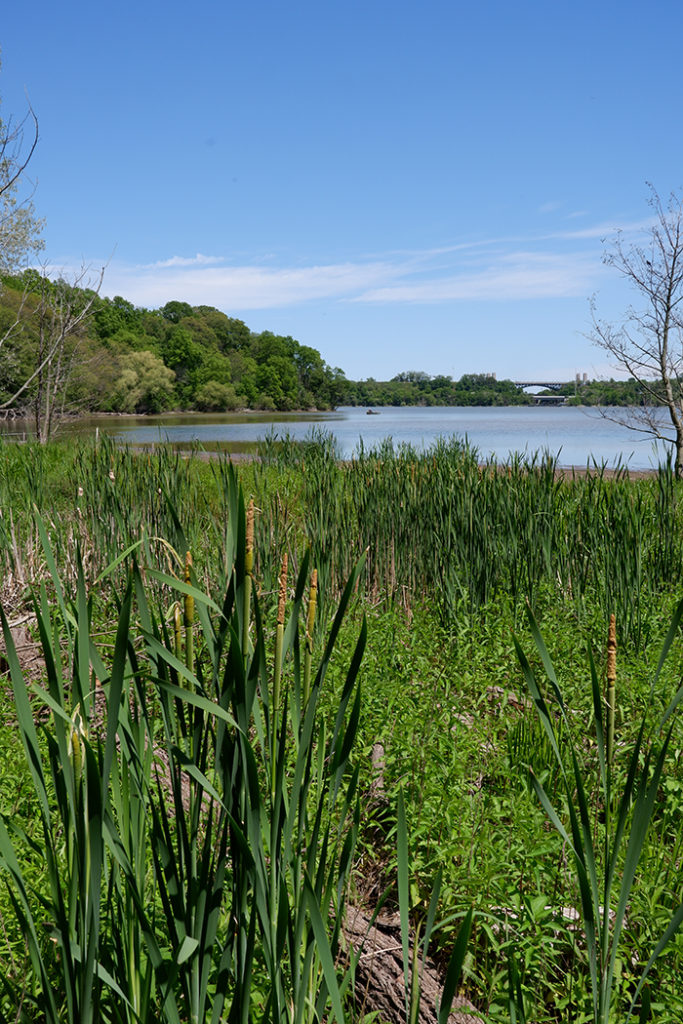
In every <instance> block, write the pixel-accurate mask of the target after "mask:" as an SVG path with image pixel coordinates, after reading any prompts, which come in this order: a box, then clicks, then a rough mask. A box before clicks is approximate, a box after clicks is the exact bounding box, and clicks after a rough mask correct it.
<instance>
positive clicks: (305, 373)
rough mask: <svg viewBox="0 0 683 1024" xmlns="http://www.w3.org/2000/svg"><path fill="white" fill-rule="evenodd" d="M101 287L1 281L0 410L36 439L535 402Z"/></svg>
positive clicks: (615, 391) (492, 384)
mask: <svg viewBox="0 0 683 1024" xmlns="http://www.w3.org/2000/svg"><path fill="white" fill-rule="evenodd" d="M99 283H100V282H99V281H87V280H86V279H85V277H83V278H81V279H79V283H70V282H67V281H64V280H61V279H59V280H50V279H49V278H48V277H47V276H46V275H45V274H44V273H42V272H40V271H37V270H34V269H29V270H24V271H23V272H22V273H15V274H5V275H4V276H3V277H2V287H1V288H0V338H4V345H3V352H2V356H3V358H2V359H1V360H0V408H4V411H5V413H6V414H9V415H14V416H29V417H31V418H32V419H33V420H34V421H35V422H36V425H37V429H38V428H39V429H38V434H39V436H42V435H49V434H51V433H52V432H53V429H54V426H55V425H56V423H57V422H58V421H59V419H61V418H63V416H65V415H68V414H77V413H84V412H113V413H137V414H150V413H162V412H167V411H170V410H197V411H201V412H227V411H231V410H236V409H258V410H266V411H274V412H275V411H278V412H287V411H292V410H301V409H319V410H325V409H331V408H335V407H337V406H340V405H351V406H354V405H355V406H368V407H373V406H389V405H391V406H401V405H424V406H431V405H434V406H435V405H442V406H443V405H446V406H448V405H459V406H467V405H478V406H501V405H528V404H530V403H532V402H533V401H534V397H533V396H531V395H529V394H527V393H526V392H524V391H522V390H521V389H520V388H519V387H517V385H515V384H514V383H513V382H512V381H510V380H497V379H496V377H495V376H493V375H491V374H464V375H463V376H462V377H460V379H459V380H454V379H453V378H452V377H450V376H446V375H443V374H437V375H435V376H431V375H429V374H427V373H424V372H422V371H405V372H402V373H399V374H397V375H396V376H394V377H393V378H392V379H391V380H386V381H380V380H375V379H373V378H368V379H366V380H358V381H353V380H349V379H348V378H347V377H346V375H345V374H344V372H343V370H341V369H340V368H339V367H334V368H332V367H330V366H328V364H327V363H326V362H325V360H324V359H323V358H322V356H321V355H320V352H319V351H318V350H317V349H315V348H312V347H311V346H309V345H302V344H300V343H299V342H298V341H296V340H295V339H294V338H293V337H291V336H290V335H287V336H283V335H279V334H274V333H272V332H271V331H261V332H255V331H252V330H251V329H250V328H249V327H248V326H247V325H246V324H245V323H244V322H243V321H242V320H238V319H236V318H234V317H230V316H228V315H227V314H225V313H223V312H221V310H219V309H216V308H215V307H213V306H204V305H202V306H191V305H189V303H186V302H181V301H177V300H174V301H171V302H167V303H166V305H164V306H162V307H161V308H159V309H146V308H144V307H140V306H135V305H133V303H132V302H129V301H128V300H127V299H124V298H123V297H121V296H118V295H117V296H114V298H108V297H102V296H100V294H99ZM556 393H559V394H562V395H564V396H565V397H566V399H567V401H568V402H570V403H572V404H583V405H598V404H599V405H611V406H619V405H639V404H642V402H643V393H642V389H641V387H640V386H639V385H638V383H637V382H636V381H634V380H631V381H591V382H585V383H581V384H575V383H574V382H571V383H568V384H567V385H565V386H563V388H562V389H560V391H559V392H556Z"/></svg>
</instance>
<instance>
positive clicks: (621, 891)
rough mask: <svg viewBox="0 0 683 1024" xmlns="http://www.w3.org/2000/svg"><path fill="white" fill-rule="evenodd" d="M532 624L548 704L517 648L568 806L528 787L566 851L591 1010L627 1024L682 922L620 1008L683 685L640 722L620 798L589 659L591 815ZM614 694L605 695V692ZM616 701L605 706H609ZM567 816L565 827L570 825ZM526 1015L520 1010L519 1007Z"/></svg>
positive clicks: (682, 918) (598, 1019)
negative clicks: (561, 735) (646, 853)
mask: <svg viewBox="0 0 683 1024" xmlns="http://www.w3.org/2000/svg"><path fill="white" fill-rule="evenodd" d="M528 619H529V625H530V628H531V633H532V636H533V639H534V644H535V647H536V650H537V652H538V655H539V656H540V659H541V663H542V665H543V670H544V672H545V675H546V677H547V679H548V682H549V684H550V690H551V698H550V700H546V697H545V696H544V695H543V692H542V690H541V687H540V685H539V682H538V680H537V678H536V673H535V671H534V670H533V669H532V667H531V665H530V663H529V661H528V659H527V657H526V655H525V653H524V651H523V650H522V647H521V645H520V644H519V641H518V640H516V639H515V647H516V649H517V655H518V657H519V661H520V664H521V666H522V671H523V674H524V677H525V679H526V683H527V686H528V688H529V693H530V695H531V697H532V700H533V702H534V705H535V708H536V711H537V713H538V717H539V721H540V723H541V725H542V727H543V729H544V731H545V733H546V735H547V737H548V740H549V742H550V744H551V746H552V749H553V752H554V755H555V758H556V761H557V765H558V768H559V770H560V772H561V776H562V780H563V789H564V801H563V802H562V803H559V804H558V803H555V804H554V803H553V802H552V800H551V798H550V796H549V795H548V793H547V791H546V789H545V787H544V786H543V784H542V783H541V782H540V781H539V780H538V779H537V778H536V777H535V776H532V785H533V788H534V790H535V792H536V795H537V796H538V799H539V801H540V803H541V805H542V807H543V809H544V811H545V813H546V814H547V816H548V819H549V821H550V822H551V824H552V825H553V826H554V828H555V829H556V831H557V832H558V833H559V835H560V837H561V839H562V841H563V843H564V844H565V847H566V849H567V850H568V851H569V853H570V856H571V859H572V863H573V868H574V873H575V879H576V884H577V887H578V891H579V903H580V912H581V918H582V923H583V938H584V941H585V944H586V953H587V957H588V967H589V973H590V984H591V997H592V998H591V1011H592V1019H593V1021H594V1022H595V1024H608V1022H609V1021H610V1019H614V1015H616V1014H617V1013H620V1011H621V1010H622V1009H623V1010H625V1011H626V1015H625V1017H623V1018H622V1017H621V1015H620V1019H624V1020H628V1019H629V1018H630V1017H631V1016H632V1014H633V1012H634V1009H635V1007H636V1005H637V1003H638V1000H639V998H640V997H641V993H643V990H644V987H645V984H646V982H647V978H648V975H649V973H650V971H651V969H652V967H653V965H654V963H655V961H656V960H657V958H658V957H659V956H660V955H661V953H662V952H663V950H664V949H665V948H666V946H667V945H668V944H669V942H670V941H671V939H672V938H673V937H674V936H675V934H676V932H677V931H678V930H679V928H680V927H681V924H683V903H681V904H680V905H679V906H678V907H677V909H675V910H674V912H673V914H672V915H671V917H670V920H669V923H668V925H667V926H666V928H665V929H664V931H663V933H662V935H661V938H660V940H659V941H658V942H657V944H656V946H655V947H654V949H653V950H652V952H651V955H650V957H649V959H648V960H647V963H646V964H645V966H644V967H643V968H642V970H641V972H640V977H639V978H638V980H637V984H636V985H635V988H634V990H633V993H632V998H631V1000H630V1005H627V1006H624V1007H621V1006H619V1005H618V1002H617V993H616V991H615V978H616V971H617V960H618V956H619V951H620V944H621V938H622V935H623V932H624V926H625V922H626V911H627V908H628V906H629V902H630V899H631V894H632V891H633V888H634V885H635V881H636V872H637V869H638V864H639V861H640V859H641V855H642V853H643V849H644V846H645V841H646V837H647V834H648V831H649V828H650V825H651V823H652V819H653V813H654V810H655V806H656V804H657V801H658V795H659V789H660V783H661V781H662V777H663V773H664V770H665V765H666V758H667V754H668V751H669V747H670V744H671V738H672V734H673V730H674V725H675V724H676V716H677V713H678V711H679V708H680V705H681V704H682V703H683V686H682V687H679V689H678V690H677V691H676V693H675V694H674V695H673V697H672V699H671V700H670V702H669V703H668V704H667V705H666V710H665V712H664V714H663V715H662V716H661V718H660V720H659V722H658V725H657V728H656V729H655V730H654V731H653V732H652V733H651V734H649V735H648V734H647V733H646V727H647V714H646V715H645V716H644V717H643V719H642V721H641V723H640V728H639V730H638V734H637V737H636V740H635V743H634V744H633V748H632V750H631V753H630V757H629V760H628V765H627V771H626V778H625V782H624V788H623V791H622V792H621V793H620V794H617V793H614V792H613V789H612V787H613V781H614V780H613V773H612V770H611V766H610V763H609V757H608V746H607V743H606V731H607V732H609V725H607V730H606V723H605V708H604V700H603V697H602V693H601V687H600V684H599V681H598V673H597V671H596V668H595V664H594V662H593V659H592V657H591V658H590V662H589V667H590V678H591V689H592V695H593V721H594V730H595V731H594V739H595V751H596V753H597V757H598V766H599V795H598V797H597V799H598V802H599V804H598V807H597V808H596V813H593V814H592V813H591V803H590V797H589V793H590V785H589V778H588V775H587V772H586V769H585V768H584V767H583V765H582V762H581V758H580V754H579V750H578V749H577V746H576V745H575V744H574V743H573V741H572V739H571V722H570V713H569V711H568V709H567V708H566V706H565V703H564V700H563V696H562V691H561V689H560V685H559V682H558V680H557V676H556V674H555V669H554V668H553V665H552V662H551V660H550V657H549V655H548V651H547V649H546V646H545V643H544V642H543V638H542V636H541V633H540V630H539V628H538V625H537V624H536V621H535V619H534V616H533V614H532V612H531V611H530V610H529V611H528ZM682 621H683V601H682V602H681V603H680V604H679V605H678V608H677V609H676V612H675V615H674V618H673V620H672V623H671V626H670V628H669V631H668V633H667V636H666V639H665V642H664V646H663V648H662V653H661V656H660V659H659V664H658V666H657V670H656V672H655V674H654V678H653V680H652V685H651V694H650V695H651V699H654V695H655V693H656V689H657V685H658V682H659V678H660V674H661V671H662V668H663V666H664V663H665V661H666V658H667V656H668V654H669V651H670V649H671V645H672V643H673V641H674V639H675V637H676V636H677V634H678V632H679V629H680V625H681V622H682ZM614 635H615V634H614V624H613V623H612V622H611V623H610V637H611V639H613V638H614ZM615 652H616V643H614V644H612V643H611V644H610V655H609V657H610V669H609V675H610V677H613V676H615V675H616V669H615V663H614V658H615ZM608 692H609V691H608ZM613 701H614V695H613V694H612V701H611V702H610V703H609V704H608V718H609V708H610V707H613V706H614V704H613ZM558 718H559V719H560V720H561V721H562V723H563V726H564V732H565V735H566V736H567V742H568V747H569V749H568V750H566V749H565V748H564V746H563V745H561V744H560V742H559V741H558V735H557V727H556V724H555V723H556V719H558ZM597 810H601V811H602V815H603V817H604V823H603V824H602V825H600V826H599V827H598V828H597V829H594V828H593V825H592V823H593V822H595V821H596V820H598V819H599V817H600V815H599V814H598V813H597ZM567 818H568V824H565V819H567ZM520 1012H523V1008H520ZM648 1017H649V997H648V995H647V994H643V998H642V1001H641V1004H640V1020H641V1021H645V1020H647V1019H648Z"/></svg>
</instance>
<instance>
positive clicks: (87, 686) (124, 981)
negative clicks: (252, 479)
mask: <svg viewBox="0 0 683 1024" xmlns="http://www.w3.org/2000/svg"><path fill="white" fill-rule="evenodd" d="M225 480H226V484H227V490H226V492H225V493H224V495H223V498H224V500H225V502H226V505H227V507H228V508H229V509H230V518H229V520H227V521H226V522H225V523H224V526H225V537H224V541H225V551H226V555H227V557H228V559H229V564H230V569H229V572H228V582H227V587H226V591H225V593H224V596H223V598H222V600H221V603H220V605H219V604H217V603H216V602H214V600H213V599H212V598H211V597H210V596H209V595H208V594H206V593H204V592H203V591H202V590H200V589H199V588H198V586H197V581H196V578H195V577H194V575H193V574H192V571H191V561H190V560H188V559H186V572H185V574H184V576H185V578H184V580H183V579H178V578H177V576H176V575H173V574H169V573H167V572H163V571H160V570H159V569H158V568H156V567H155V562H154V560H152V561H151V562H147V561H146V560H145V555H146V554H147V553H149V548H148V547H147V545H146V543H145V541H144V540H142V539H141V540H139V541H138V542H137V543H135V544H134V545H132V548H129V549H128V551H127V552H125V553H124V554H123V556H122V557H120V558H119V559H117V560H115V561H114V562H113V563H112V564H111V565H109V566H107V567H106V568H105V570H104V572H103V573H102V574H100V577H99V580H98V585H97V586H96V587H95V589H93V590H91V591H90V592H88V588H87V585H86V581H85V575H84V572H83V566H82V563H81V562H80V560H79V561H78V566H77V580H76V583H75V588H74V590H73V593H72V594H71V595H70V594H69V592H68V589H67V588H66V587H65V586H64V585H63V583H62V580H61V579H60V576H59V573H58V570H57V563H56V559H55V553H54V551H53V549H52V545H51V544H50V541H49V539H48V535H47V531H46V529H45V527H44V524H43V523H42V521H41V520H40V519H37V520H36V525H37V529H38V532H39V534H40V537H41V544H42V549H43V556H44V558H45V561H46V564H47V569H48V573H49V585H50V589H51V590H52V591H53V593H54V595H55V598H54V600H53V602H50V600H49V597H48V591H47V587H46V586H43V587H42V588H41V591H40V594H39V595H37V596H36V598H35V600H34V610H35V614H36V616H37V622H38V628H39V634H40V641H41V646H42V652H43V657H44V659H45V666H46V676H47V678H46V681H44V682H43V683H42V684H41V685H39V686H37V687H33V686H32V685H31V684H30V682H29V680H28V679H27V677H26V675H25V673H24V670H23V668H22V666H21V664H20V661H19V658H18V656H17V652H16V648H15V645H14V640H13V636H12V632H11V629H10V626H9V622H8V620H7V617H6V615H5V613H4V611H2V609H0V617H1V619H2V627H3V631H4V640H5V647H6V651H7V663H8V667H9V672H10V676H11V681H12V690H13V697H14V701H15V704H16V708H17V718H18V729H19V733H20V735H21V738H22V742H23V746H24V749H25V753H26V760H27V766H28V770H29V772H30V776H31V779H32V787H33V793H34V795H35V803H36V816H37V821H38V827H39V832H40V838H39V839H34V838H33V837H32V836H31V835H30V834H29V833H28V832H26V831H25V830H24V829H22V828H21V826H20V825H18V824H17V823H16V821H13V820H10V819H9V817H7V816H6V814H3V815H2V816H0V869H2V871H3V873H4V876H5V880H6V882H7V884H8V886H9V893H10V901H11V907H12V910H13V915H14V918H15V920H16V922H17V923H18V925H19V927H20V929H21V932H22V934H23V936H24V940H25V942H26V948H27V951H28V958H29V964H28V965H27V971H28V974H27V975H26V976H21V975H19V974H15V973H13V972H10V973H6V972H3V978H2V981H3V990H2V992H0V1013H1V1014H2V1019H9V1016H11V1017H12V1018H13V1019H14V1018H15V1015H16V1014H17V1012H19V1014H21V1015H23V1016H22V1019H24V1017H26V1018H27V1019H29V1018H30V1019H36V1018H39V1019H41V1020H45V1021H52V1022H55V1024H56V1022H58V1021H59V1022H62V1021H69V1022H74V1024H75V1022H78V1024H81V1022H85V1024H87V1022H89V1021H98V1022H99V1021H125V1022H129V1024H132V1022H134V1021H135V1022H141V1021H148V1020H151V1019H154V1020H163V1021H169V1022H176V1024H179V1022H180V1021H183V1022H185V1021H191V1022H195V1024H200V1022H201V1024H203V1022H205V1021H215V1022H218V1021H219V1020H223V1019H225V1018H224V1016H223V1014H224V1012H225V1013H227V1014H228V1016H229V1018H230V1019H231V1020H240V1021H241V1020H244V1021H246V1020H250V1019H263V1020H274V1021H291V1022H295V1021H296V1022H303V1021H312V1022H313V1021H322V1020H327V1019H332V1017H335V1016H336V1018H337V1019H338V1020H340V1021H341V1020H342V1019H343V1017H344V1010H343V1008H342V992H343V990H344V988H345V987H346V985H348V980H349V979H348V976H347V977H346V981H345V980H344V974H345V972H344V970H343V968H341V967H340V966H339V965H338V963H337V953H338V949H339V937H340V927H341V920H342V914H343V906H344V900H345V897H346V891H347V883H348V878H349V873H350V870H351V866H352V863H353V853H354V845H355V836H356V831H357V827H358V803H357V777H358V769H357V768H354V766H353V765H352V764H351V762H350V755H351V751H352V748H353V745H354V738H355V732H356V730H357V727H358V716H359V706H360V694H359V690H358V684H357V677H358V670H359V667H360V663H361V659H362V655H363V648H364V645H365V629H364V628H362V629H361V632H360V636H359V639H358V642H357V644H356V647H355V651H354V652H353V655H352V657H351V660H350V663H349V667H348V671H347V673H346V678H345V682H344V686H343V690H342V692H341V693H340V695H339V699H338V700H337V705H336V712H335V716H334V719H333V722H332V725H331V728H330V729H329V731H328V729H327V728H326V726H325V724H324V723H323V722H322V721H321V718H320V710H319V706H320V698H321V694H322V692H323V689H324V687H325V685H326V684H325V679H326V674H327V669H328V665H329V662H330V660H331V658H332V656H333V652H334V648H335V643H336V639H337V636H338V634H339V631H340V628H341V625H342V621H343V618H344V615H345V612H346V610H347V608H348V605H349V602H350V601H351V598H352V595H353V592H354V589H355V584H356V576H357V574H354V575H352V576H351V578H350V580H349V581H348V584H347V586H346V588H345V591H344V593H343V594H342V596H341V598H340V601H339V604H338V608H337V611H336V614H335V617H334V621H333V622H332V625H331V627H330V631H329V635H328V638H327V641H326V642H325V644H324V647H323V648H322V651H321V653H320V656H319V657H318V661H317V671H316V672H315V673H314V675H313V678H312V679H311V681H310V689H307V692H306V700H305V701H304V690H303V688H302V678H301V675H300V665H301V659H300V657H299V644H300V629H299V620H300V617H301V614H302V602H303V593H304V589H305V583H306V581H307V576H308V563H307V561H306V560H305V561H304V563H303V564H302V566H301V571H300V573H299V577H298V579H297V581H296V584H295V587H294V599H293V602H292V604H291V611H290V616H289V619H288V620H287V622H286V623H285V624H284V636H283V642H282V644H281V646H280V654H279V657H280V660H281V661H280V669H279V671H281V673H282V680H281V681H282V687H281V689H280V690H279V691H278V688H277V687H274V686H273V682H272V678H271V673H270V670H269V668H268V667H267V663H268V661H269V657H268V648H269V636H268V634H267V631H266V627H265V624H264V619H263V617H262V611H261V609H260V606H259V604H258V602H256V601H254V602H253V604H252V601H251V599H250V598H249V594H250V593H251V592H252V591H251V586H250V575H249V574H250V568H249V562H248V560H247V559H246V558H245V544H246V545H247V547H248V544H249V543H250V542H249V540H248V539H246V538H245V514H244V506H243V501H242V496H241V493H240V492H239V489H238V485H237V481H236V479H235V477H234V474H232V473H228V474H227V476H226V478H225ZM166 503H167V504H168V507H169V511H170V516H171V519H172V520H173V521H174V522H175V523H176V527H177V535H178V538H179V539H181V538H182V529H181V527H180V524H179V522H178V520H177V516H176V514H175V511H174V509H173V507H172V505H171V504H170V501H168V499H167V501H166ZM247 537H248V534H247ZM168 550H169V551H171V549H170V548H168ZM182 550H183V548H182V547H181V551H182ZM171 554H172V555H173V556H174V557H177V556H175V553H174V552H172V551H171ZM124 567H125V568H126V570H127V571H126V574H125V577H124V580H123V581H122V586H121V587H116V586H115V587H114V590H113V593H112V595H111V596H112V598H113V603H114V605H115V608H116V621H115V623H113V624H112V625H111V627H110V628H111V630H112V632H111V633H109V632H108V633H107V635H108V636H111V637H112V641H113V642H112V644H111V645H109V644H106V643H105V644H104V645H100V644H99V643H98V638H99V632H98V631H97V629H96V628H94V625H93V621H92V619H93V612H94V608H95V605H96V602H97V599H98V596H99V591H100V590H101V587H102V585H103V583H104V582H105V581H108V580H109V578H110V577H111V576H112V574H116V575H119V574H120V571H121V569H122V568H124ZM188 599H189V600H188ZM174 600H175V601H177V600H181V601H183V602H184V605H185V623H186V639H185V645H184V649H183V644H182V642H180V644H179V643H178V642H177V641H174V640H173V637H172V634H171V632H170V631H169V628H168V624H167V611H166V609H167V606H168V602H169V601H171V602H173V601H174ZM133 608H135V613H134V614H133ZM195 614H196V618H195ZM242 638H245V643H244V645H243V644H242ZM195 643H196V647H197V657H196V660H195V658H194V655H192V656H190V651H191V650H193V649H194V646H195ZM32 690H33V691H34V692H33V693H32V692H31V691H32ZM278 692H279V693H280V699H277V693H278ZM38 706H41V707H43V708H45V710H46V711H47V713H48V714H47V721H46V723H45V724H44V726H43V727H42V728H41V730H40V733H39V731H38V729H37V728H36V724H35V720H34V714H35V711H36V708H37V707H38ZM33 857H36V858H39V859H41V860H42V859H43V858H44V869H45V870H44V872H43V874H42V876H41V877H39V878H38V879H35V877H34V876H33V873H32V872H31V871H30V870H27V867H26V865H27V864H28V863H29V862H30V860H31V858H33Z"/></svg>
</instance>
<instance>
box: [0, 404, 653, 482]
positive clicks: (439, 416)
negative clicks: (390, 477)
mask: <svg viewBox="0 0 683 1024" xmlns="http://www.w3.org/2000/svg"><path fill="white" fill-rule="evenodd" d="M377 413H378V415H375V416H368V415H367V409H366V408H365V407H361V408H340V409H338V410H337V411H335V412H333V413H311V414H264V413H236V414H224V415H210V414H203V415H201V414H193V415H173V416H171V415H169V416H155V417H111V416H108V417H87V418H83V419H81V420H78V421H77V422H75V423H74V424H72V425H70V427H69V430H68V433H69V435H70V436H79V435H80V436H82V435H83V434H87V433H93V432H94V430H95V428H99V430H100V431H102V432H106V433H108V434H111V435H113V436H114V437H116V438H117V439H118V440H120V441H122V442H127V443H130V444H135V445H140V444H144V445H146V444H155V443H159V442H166V441H169V442H172V443H174V444H178V445H181V446H182V445H191V444H193V443H199V444H201V445H206V446H207V447H210V448H215V447H217V446H218V447H224V448H226V449H227V450H229V451H243V450H250V449H251V448H252V446H253V445H254V443H255V442H256V441H258V440H259V439H261V438H263V437H265V436H266V435H267V434H269V433H270V432H274V433H275V434H279V435H283V434H285V433H288V434H289V435H290V436H292V437H293V438H296V439H303V438H305V437H306V436H307V435H309V434H310V432H311V430H312V429H313V428H315V429H323V430H326V431H329V432H330V433H331V434H333V435H334V437H335V438H336V440H337V444H338V446H339V450H340V454H341V455H342V457H344V458H350V457H351V456H352V455H353V453H354V452H355V451H356V450H357V449H358V446H359V443H360V441H361V439H362V441H363V443H364V445H365V446H366V448H367V447H371V446H373V445H375V444H378V443H379V442H381V441H383V440H385V439H386V438H391V439H392V440H393V442H394V445H399V444H402V443H408V444H411V445H414V446H415V447H418V448H425V447H428V446H429V445H431V444H433V443H434V441H436V440H437V438H439V437H443V438H448V437H451V436H453V435H455V436H457V437H460V438H464V437H466V438H467V439H468V440H469V442H470V443H471V444H472V445H474V446H475V447H476V448H477V449H478V451H479V453H480V455H481V457H482V459H485V458H488V457H490V456H493V457H495V458H496V459H497V460H499V461H504V460H505V459H506V458H507V457H508V456H509V455H510V454H512V453H514V452H521V453H526V454H531V453H534V452H537V451H546V450H547V451H549V452H551V453H552V454H553V455H557V456H558V458H559V464H560V465H561V466H581V467H583V466H586V465H587V464H588V463H591V464H592V463H593V462H596V463H598V464H602V463H605V464H606V465H607V466H609V467H613V466H615V465H616V464H617V463H619V462H621V463H623V464H626V465H628V467H629V468H630V469H651V468H655V467H656V466H657V464H658V462H660V461H661V460H662V458H663V457H664V449H663V448H662V447H661V446H660V447H659V448H657V447H656V446H655V445H654V443H653V440H652V438H651V437H649V436H647V435H643V434H640V433H637V432H635V431H633V430H628V429H627V428H626V427H624V426H621V425H619V424H616V423H613V422H612V421H610V420H607V419H605V418H604V417H602V416H601V415H600V413H599V412H598V411H597V410H595V409H581V408H577V407H571V406H568V407H564V406H561V407H550V406H521V407H519V406H518V407H506V408H451V407H448V408H441V407H432V408H414V407H411V408H397V409H394V408H381V409H378V410H377ZM9 430H11V431H13V432H16V431H17V424H12V425H10V427H9Z"/></svg>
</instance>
